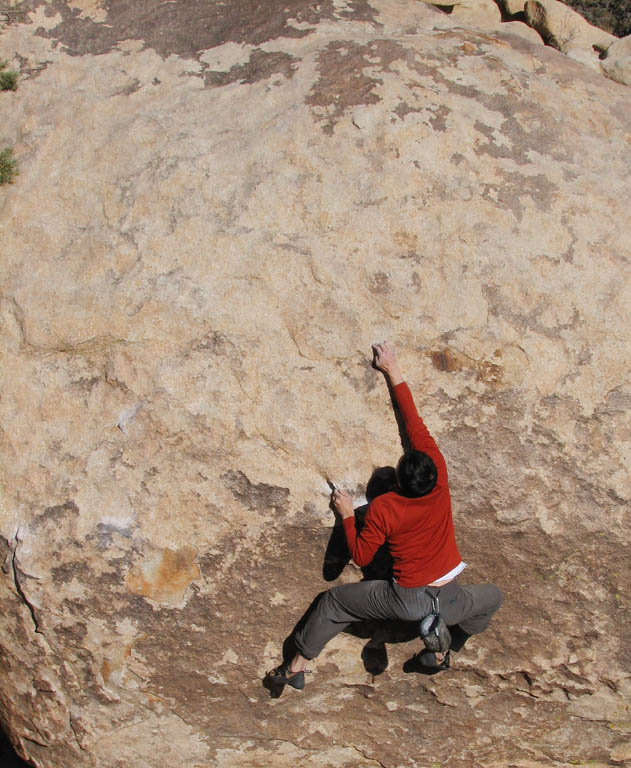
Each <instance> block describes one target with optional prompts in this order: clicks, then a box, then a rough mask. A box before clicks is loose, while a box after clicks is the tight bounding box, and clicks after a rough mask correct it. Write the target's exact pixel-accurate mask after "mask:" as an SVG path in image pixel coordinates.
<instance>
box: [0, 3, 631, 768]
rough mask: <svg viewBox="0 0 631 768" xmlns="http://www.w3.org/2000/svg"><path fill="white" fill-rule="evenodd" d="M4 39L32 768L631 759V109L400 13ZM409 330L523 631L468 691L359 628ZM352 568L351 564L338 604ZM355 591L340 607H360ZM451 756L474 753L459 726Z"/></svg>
mask: <svg viewBox="0 0 631 768" xmlns="http://www.w3.org/2000/svg"><path fill="white" fill-rule="evenodd" d="M29 8H30V12H29V14H28V15H27V16H26V18H25V21H24V23H13V24H11V25H9V26H8V27H6V28H5V29H4V30H3V32H2V34H0V58H9V59H10V60H11V61H12V64H13V66H16V67H19V68H20V70H21V75H22V77H21V81H20V87H19V90H18V91H17V92H16V93H3V94H0V98H1V100H2V114H3V118H4V119H3V124H2V128H1V136H0V138H1V139H2V141H3V143H5V144H11V145H13V146H14V148H15V154H16V157H17V159H18V161H19V164H20V176H19V180H18V182H16V184H14V185H12V186H10V187H2V188H1V189H0V201H1V205H2V209H1V214H0V242H1V243H2V259H1V261H0V264H1V270H2V272H1V275H0V286H1V293H2V301H1V305H0V317H1V325H0V333H1V335H2V347H1V349H2V364H1V369H0V370H1V374H0V375H1V377H2V378H1V383H0V387H1V389H0V394H1V397H0V424H1V425H2V431H1V432H0V436H1V440H2V442H1V452H2V457H3V459H2V464H1V465H0V466H1V472H2V478H1V483H0V488H1V494H2V496H1V499H0V563H2V574H1V581H0V584H1V591H0V601H1V608H0V616H1V618H0V652H1V654H2V665H1V666H0V717H1V718H2V721H3V725H4V726H5V727H6V729H7V730H8V732H9V733H10V735H11V738H12V739H13V741H14V743H15V744H16V746H17V747H18V749H19V751H20V752H21V753H22V754H23V755H25V756H28V758H29V759H30V760H31V761H32V763H33V764H34V765H36V766H38V768H60V767H61V766H63V768H75V766H77V767H78V766H81V768H83V766H94V767H97V766H98V768H110V767H111V768H127V766H134V768H145V767H147V768H149V767H151V768H156V767H157V766H167V765H168V766H171V765H173V764H181V765H186V766H190V768H201V766H204V767H205V766H243V767H245V766H248V767H249V766H252V767H254V766H257V767H258V766H261V765H274V766H283V765H287V766H290V765H291V766H295V765H313V766H316V765H317V766H329V765H330V766H342V767H344V768H346V767H348V768H351V767H352V768H360V766H361V767H362V768H364V767H365V766H373V765H374V766H379V765H381V766H387V767H388V768H403V767H404V766H405V767H406V768H407V767H408V766H409V767H410V768H412V766H423V768H425V766H431V765H436V764H442V765H449V766H476V768H477V766H481V768H487V767H490V766H493V767H494V768H499V767H500V766H502V768H504V767H505V766H506V765H509V764H510V765H516V766H520V767H522V768H527V767H528V768H532V767H533V766H549V765H551V764H556V765H559V766H564V765H570V764H571V765H584V766H586V765H588V764H589V765H591V766H593V765H607V764H610V763H611V761H614V764H615V761H618V762H620V761H621V760H623V759H625V757H624V756H625V754H627V752H625V744H628V741H629V712H628V702H629V680H630V673H629V670H630V668H631V666H630V662H631V657H630V653H631V649H630V648H629V643H628V637H629V635H630V632H631V621H630V618H629V594H630V584H629V581H630V576H629V568H628V562H629V539H630V534H629V500H630V499H631V478H630V473H629V464H630V462H631V422H630V416H629V414H630V413H631V409H630V407H629V406H630V404H631V388H630V385H629V381H630V378H629V367H630V366H629V323H628V307H629V278H628V263H629V258H630V257H631V248H630V246H629V240H628V231H627V230H628V213H627V207H628V203H627V201H628V200H629V197H630V195H631V182H630V180H629V175H628V153H629V135H630V132H629V131H630V127H631V119H630V117H629V111H628V92H627V91H626V89H625V88H623V87H622V86H620V85H618V84H617V83H614V82H612V81H610V80H607V79H606V78H604V77H602V76H598V75H596V74H595V73H594V74H593V73H591V72H590V71H589V70H588V69H586V68H585V67H583V66H582V65H580V64H579V63H576V62H573V61H572V60H570V59H568V58H566V57H564V56H561V55H560V54H559V53H558V52H557V51H554V50H552V49H550V48H544V47H543V46H539V47H536V46H533V45H531V44H530V43H528V42H527V41H521V40H519V39H518V38H517V37H516V36H514V35H504V34H503V33H502V31H494V32H492V33H488V34H487V33H483V32H479V31H475V30H473V29H468V28H465V27H463V26H462V25H461V24H459V23H457V22H456V21H454V20H450V18H449V17H448V16H446V15H444V14H439V13H438V11H436V10H434V9H432V8H429V7H427V6H425V5H424V4H421V3H412V2H407V1H406V0H372V1H371V2H370V3H369V2H363V0H355V1H352V0H351V1H349V2H337V1H336V2H330V3H329V2H327V3H322V4H320V5H314V4H312V3H308V2H302V1H299V0H296V2H292V3H276V2H269V3H266V4H265V5H263V4H260V5H257V4H251V5H250V4H247V3H243V4H242V5H240V6H239V8H240V10H241V13H237V12H236V11H235V10H234V7H233V6H230V5H219V4H213V3H207V2H201V0H200V1H199V2H197V0H190V1H189V2H186V3H185V2H181V3H157V2H153V0H147V2H146V3H145V4H144V5H143V6H142V7H140V6H138V5H137V4H133V3H124V2H117V1H116V2H115V0H105V1H104V2H102V3H98V4H94V3H89V2H83V0H82V2H78V1H77V0H74V2H72V3H66V2H65V1H64V0H55V1H54V2H50V3H41V4H40V3H38V2H36V1H34V2H33V3H32V4H31V5H30V6H29ZM386 336H387V337H389V338H391V339H392V340H393V341H394V342H395V344H396V345H397V346H398V348H399V350H400V356H401V359H402V364H403V367H404V369H405V371H406V372H407V375H408V380H409V382H410V384H411V386H412V388H413V391H414V392H415V393H416V395H417V402H418V405H419V408H420V409H421V411H422V412H423V414H424V415H425V417H426V419H427V422H428V424H429V426H430V428H431V429H432V430H433V432H434V434H435V435H436V437H437V439H438V441H439V444H440V445H441V447H442V449H443V451H444V453H445V455H446V458H447V462H448V465H449V467H450V472H451V478H452V489H453V500H454V510H455V522H456V527H457V532H458V540H459V544H460V548H461V551H462V553H463V555H464V557H465V559H466V560H467V562H468V563H469V564H470V567H469V569H468V571H467V572H466V579H467V580H469V581H475V580H492V581H495V582H496V583H497V584H498V585H500V587H501V588H502V590H503V592H504V595H505V604H504V606H503V607H502V611H501V613H500V615H499V616H498V620H497V621H496V622H495V624H494V625H493V626H492V628H491V630H490V631H489V632H488V633H486V634H485V635H483V636H482V637H480V638H478V639H477V640H475V641H473V642H472V643H471V644H470V646H467V649H466V650H465V652H463V653H462V654H460V655H459V657H458V658H457V661H456V665H455V668H454V670H453V671H452V672H450V673H449V674H448V675H444V676H438V678H427V679H425V678H423V679H419V678H418V676H416V675H412V674H406V673H404V671H403V669H402V667H403V663H404V661H405V660H406V659H408V658H409V657H410V656H411V655H412V653H414V652H415V651H416V649H417V648H418V645H417V642H415V641H406V640H404V638H403V636H401V637H399V638H396V637H393V638H392V639H393V640H396V639H399V640H400V642H392V643H391V644H389V645H388V654H389V660H390V666H389V668H388V670H387V671H386V672H385V673H384V674H383V675H380V676H378V677H377V678H375V679H373V678H372V676H371V675H370V674H368V673H367V672H366V670H365V668H364V666H363V663H362V661H361V650H362V647H363V645H364V644H365V642H366V640H365V639H361V638H358V637H354V636H351V635H346V634H345V635H341V636H340V637H338V638H336V639H335V640H334V641H333V642H332V643H331V645H330V647H329V648H328V649H327V650H326V651H325V653H324V654H323V655H322V657H321V658H320V659H319V660H318V662H317V663H316V664H314V665H313V666H314V668H315V669H316V674H314V675H313V676H312V677H311V678H310V680H309V683H308V687H307V689H306V690H305V691H304V693H302V694H297V693H295V692H293V691H288V692H285V693H284V695H283V696H282V697H281V698H278V699H270V698H269V694H268V692H267V691H266V690H265V689H264V688H263V687H262V685H261V678H262V676H263V674H264V672H265V670H266V669H268V668H270V667H271V666H272V664H273V663H275V662H276V661H277V660H278V659H279V655H280V649H281V645H282V643H283V640H284V638H285V637H286V635H287V634H288V632H289V631H290V630H291V628H292V626H293V623H294V622H296V621H297V620H298V619H299V617H300V615H301V613H302V611H303V609H304V608H305V607H306V606H307V605H308V604H309V602H310V600H311V599H312V598H313V596H314V595H315V594H316V593H317V592H318V591H320V590H322V589H324V588H326V587H327V586H329V584H328V583H327V582H326V581H325V580H324V579H323V577H322V563H323V558H324V552H325V549H326V545H327V542H328V540H329V536H330V532H331V527H330V526H331V519H330V513H329V511H328V509H327V504H328V487H327V484H326V478H327V477H331V478H332V479H334V480H335V482H337V483H339V484H342V485H344V486H346V487H347V488H350V489H351V490H352V491H353V492H354V493H356V495H357V497H358V499H359V498H360V496H361V493H362V489H363V487H364V484H365V482H366V480H367V479H368V476H369V475H370V472H371V470H372V468H373V467H374V466H377V465H380V464H385V463H392V462H394V461H396V459H397V457H398V455H399V452H400V444H399V441H398V434H397V429H396V425H395V423H394V420H393V416H392V412H391V409H390V404H389V401H388V397H387V393H386V390H385V387H384V385H383V382H382V381H381V379H380V378H379V377H378V376H377V374H375V372H374V371H373V370H372V369H371V367H370V359H369V356H368V355H367V352H368V350H369V347H370V343H371V342H372V341H374V340H376V339H381V338H384V337H386ZM357 578H359V573H358V571H357V570H356V569H354V568H353V567H352V566H349V567H347V569H346V570H345V572H344V573H343V575H342V577H341V581H345V580H354V579H357ZM337 583H339V582H337ZM446 730H448V731H449V734H450V736H449V739H445V737H444V734H445V732H446Z"/></svg>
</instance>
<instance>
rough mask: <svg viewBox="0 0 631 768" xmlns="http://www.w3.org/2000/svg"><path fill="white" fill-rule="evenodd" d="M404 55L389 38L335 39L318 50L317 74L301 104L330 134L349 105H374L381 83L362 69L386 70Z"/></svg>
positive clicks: (404, 51)
mask: <svg viewBox="0 0 631 768" xmlns="http://www.w3.org/2000/svg"><path fill="white" fill-rule="evenodd" d="M407 55H408V49H407V48H406V47H405V46H403V45H402V44H401V43H398V42H395V41H392V40H373V41H372V42H370V43H367V44H366V45H360V44H359V43H355V42H353V41H351V40H336V41H335V42H332V43H329V45H328V46H327V47H326V48H325V49H324V50H323V51H321V52H320V54H319V56H318V68H319V72H320V77H319V79H318V80H317V82H316V83H315V84H314V86H313V88H312V89H311V91H310V93H309V95H308V97H307V99H306V100H305V103H306V104H308V105H309V106H311V107H313V108H314V114H315V117H316V120H318V121H321V122H323V123H324V125H323V131H324V132H325V133H326V134H328V135H332V133H333V129H334V128H335V125H336V124H337V123H338V122H339V120H340V118H341V117H342V115H343V114H344V113H345V112H346V110H347V109H348V108H349V107H358V106H363V105H368V104H376V103H377V102H379V101H381V98H380V97H379V96H378V95H377V93H375V88H376V87H377V86H378V85H381V84H382V83H383V81H382V80H380V79H379V78H378V77H373V76H370V75H367V74H366V72H365V70H366V69H370V70H376V71H379V72H390V71H391V69H390V66H391V64H392V63H393V62H394V61H397V60H398V59H402V58H404V57H406V56H407Z"/></svg>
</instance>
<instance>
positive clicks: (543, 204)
mask: <svg viewBox="0 0 631 768" xmlns="http://www.w3.org/2000/svg"><path fill="white" fill-rule="evenodd" d="M498 175H499V176H500V177H501V178H502V179H504V183H503V184H498V185H495V184H485V185H484V187H483V194H482V197H483V198H484V199H485V200H489V201H491V202H493V203H495V204H497V205H498V206H499V207H500V208H505V209H508V210H510V211H512V212H513V215H514V216H515V218H516V219H517V221H521V220H522V217H523V210H524V209H523V206H522V204H521V198H522V197H529V198H530V199H531V200H533V201H534V203H535V205H536V206H537V208H538V209H539V210H540V211H547V210H550V207H551V206H552V204H553V202H554V200H555V199H556V196H557V194H558V193H559V188H558V187H557V186H556V184H553V183H552V182H551V181H549V180H548V179H547V178H546V177H545V176H544V175H543V174H541V173H539V174H537V175H536V176H526V175H524V174H523V173H518V172H516V171H515V172H513V173H510V172H508V171H499V172H498Z"/></svg>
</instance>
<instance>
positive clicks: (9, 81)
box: [0, 61, 18, 91]
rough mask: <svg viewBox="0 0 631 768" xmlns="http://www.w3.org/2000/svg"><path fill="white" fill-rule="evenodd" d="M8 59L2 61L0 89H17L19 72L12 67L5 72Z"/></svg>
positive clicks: (0, 62)
mask: <svg viewBox="0 0 631 768" xmlns="http://www.w3.org/2000/svg"><path fill="white" fill-rule="evenodd" d="M8 63H9V62H8V61H0V91H17V89H18V73H17V72H14V71H13V70H12V69H10V70H8V71H6V72H5V70H6V68H7V64H8Z"/></svg>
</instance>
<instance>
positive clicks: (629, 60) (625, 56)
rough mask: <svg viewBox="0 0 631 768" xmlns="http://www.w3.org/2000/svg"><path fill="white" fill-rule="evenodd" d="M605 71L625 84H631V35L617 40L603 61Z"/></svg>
mask: <svg viewBox="0 0 631 768" xmlns="http://www.w3.org/2000/svg"><path fill="white" fill-rule="evenodd" d="M601 65H602V69H603V72H604V73H605V74H606V75H607V77H610V78H611V79H612V80H615V81H616V82H617V83H622V84H623V85H631V35H629V36H627V37H623V38H621V39H620V40H615V41H614V42H613V43H612V44H611V45H610V46H609V47H608V48H607V52H606V55H605V57H604V58H603V60H602V62H601Z"/></svg>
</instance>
